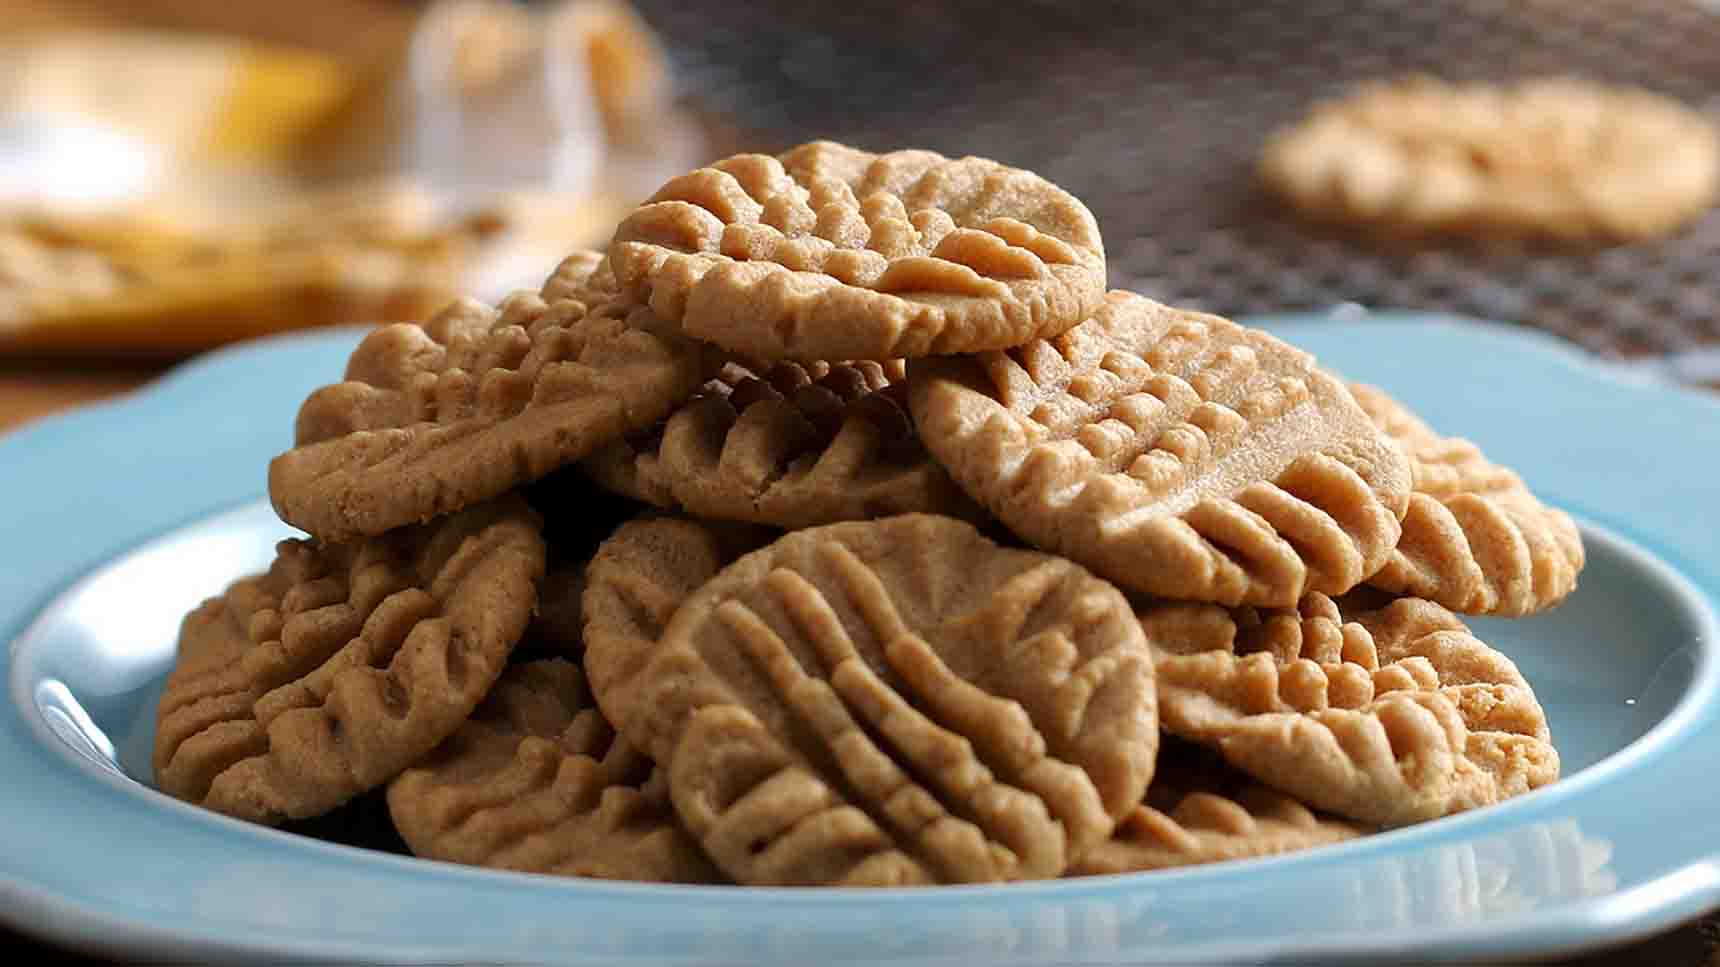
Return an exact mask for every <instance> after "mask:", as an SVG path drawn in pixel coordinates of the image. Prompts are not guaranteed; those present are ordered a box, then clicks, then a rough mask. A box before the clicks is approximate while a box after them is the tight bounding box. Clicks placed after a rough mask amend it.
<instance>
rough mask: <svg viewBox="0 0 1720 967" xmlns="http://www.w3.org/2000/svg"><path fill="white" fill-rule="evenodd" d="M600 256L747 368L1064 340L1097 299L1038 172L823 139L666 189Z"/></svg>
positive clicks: (1077, 206) (1086, 220) (1070, 215)
mask: <svg viewBox="0 0 1720 967" xmlns="http://www.w3.org/2000/svg"><path fill="white" fill-rule="evenodd" d="M609 258H610V261H611V263H612V264H613V266H614V270H615V276H616V280H617V281H618V282H619V283H620V285H621V287H622V288H623V289H624V290H625V291H627V292H628V293H630V294H631V295H632V297H633V298H635V299H638V300H641V301H643V302H646V303H648V304H649V305H650V306H651V308H652V309H653V310H654V311H655V312H656V313H657V314H658V315H660V316H663V317H664V318H666V319H672V320H677V321H679V322H680V323H681V325H682V327H683V329H684V330H685V331H686V332H687V333H688V334H690V335H693V336H696V337H698V338H700V339H708V340H710V341H712V342H715V343H717V344H719V345H721V346H725V347H727V348H729V349H731V350H734V351H736V352H739V353H741V354H743V355H746V356H748V357H751V358H754V359H762V360H774V359H781V358H791V359H801V360H819V359H895V358H897V357H903V356H924V355H928V354H933V353H960V352H976V351H979V350H985V349H1003V348H1006V347H1009V346H1013V345H1017V344H1019V343H1022V342H1026V341H1028V340H1030V339H1034V338H1038V337H1042V336H1050V335H1055V334H1057V333H1059V332H1062V331H1063V330H1065V329H1068V328H1069V327H1070V326H1073V325H1075V324H1076V323H1078V322H1080V321H1081V320H1082V319H1084V318H1086V317H1087V316H1088V315H1089V314H1091V313H1092V312H1093V311H1094V310H1096V309H1097V308H1098V307H1099V303H1100V301H1101V300H1102V299H1103V297H1104V292H1105V249H1104V244H1103V242H1102V241H1101V239H1100V237H1099V226H1098V223H1097V222H1095V221H1094V219H1093V215H1092V213H1091V212H1089V211H1088V210H1087V208H1086V206H1085V205H1082V204H1081V202H1080V201H1079V200H1077V199H1076V198H1075V197H1074V196H1072V195H1070V194H1069V193H1068V192H1066V191H1064V190H1062V189H1061V188H1058V187H1057V186H1056V185H1053V184H1052V183H1050V182H1048V181H1046V180H1045V179H1043V178H1041V177H1039V176H1038V175H1035V174H1033V173H1032V172H1028V171H1022V170H1020V169H1018V168H1011V167H1008V166H1006V165H1002V164H999V163H997V162H995V161H990V160H987V159H984V158H960V159H950V158H945V157H944V156H942V155H939V154H936V153H933V152H930V151H892V152H889V153H887V154H872V153H870V152H866V151H860V150H857V149H854V148H850V147H846V146H843V145H840V144H834V143H832V142H828V141H815V142H812V143H810V144H804V145H801V146H800V147H797V148H795V149H793V150H791V151H789V152H787V153H785V154H783V155H781V156H779V157H776V158H773V157H771V156H769V155H761V154H742V155H735V156H734V157H731V158H726V159H724V160H722V161H719V162H716V163H715V164H713V165H711V166H710V167H707V168H700V169H698V170H697V171H693V172H691V173H689V174H685V175H682V176H680V177H678V178H675V179H674V180H672V181H670V182H669V183H668V184H666V185H664V186H663V187H662V188H661V189H659V190H658V191H657V193H656V194H654V195H652V196H651V197H650V198H649V199H647V200H646V202H645V204H643V205H641V206H640V207H639V208H638V209H637V210H636V211H634V212H633V213H632V214H631V215H629V216H628V217H627V218H626V219H625V220H623V221H622V223H621V225H620V226H619V227H618V228H617V229H616V231H615V238H614V241H613V242H612V243H611V244H610V247H609Z"/></svg>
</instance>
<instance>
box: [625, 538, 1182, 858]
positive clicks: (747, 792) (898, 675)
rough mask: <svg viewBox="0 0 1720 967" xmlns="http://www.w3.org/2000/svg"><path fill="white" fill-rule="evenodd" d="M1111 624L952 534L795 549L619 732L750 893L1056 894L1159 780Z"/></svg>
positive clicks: (683, 653) (1136, 643)
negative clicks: (926, 885)
mask: <svg viewBox="0 0 1720 967" xmlns="http://www.w3.org/2000/svg"><path fill="white" fill-rule="evenodd" d="M933 549H936V551H937V556H935V557H934V556H933V555H932V554H931V553H930V552H931V551H932V550H933ZM1048 578H1049V579H1048ZM970 602H971V603H970ZM1119 607H1122V608H1125V609H1126V607H1127V603H1126V601H1124V600H1123V599H1122V597H1121V595H1120V594H1118V592H1117V591H1116V590H1115V589H1114V588H1110V587H1109V586H1108V585H1105V584H1104V583H1103V582H1100V581H1098V580H1096V579H1094V578H1093V577H1091V576H1090V575H1088V574H1087V573H1086V572H1084V571H1083V570H1082V569H1080V568H1079V567H1078V566H1075V565H1073V564H1070V563H1068V562H1066V561H1060V560H1057V559H1054V558H1049V557H1047V556H1045V555H1040V554H1036V553H1032V552H1024V551H1011V550H1005V549H1002V548H998V547H996V546H995V545H993V544H991V543H990V542H989V541H987V540H985V539H984V538H983V537H981V536H980V535H979V534H978V533H977V532H976V531H974V529H973V528H972V527H970V526H968V525H966V524H963V523H961V522H959V521H955V520H953V519H949V518H938V517H932V516H926V515H909V516H904V517H896V518H889V519H886V520H884V521H877V522H866V523H849V524H839V525H833V526H830V527H824V528H817V529H814V530H810V531H802V532H799V533H796V534H792V535H789V536H788V537H786V538H783V539H781V540H779V541H778V542H777V543H775V544H773V545H771V546H770V547H767V548H765V549H763V550H761V551H758V552H756V553H754V554H752V555H748V556H747V557H744V558H742V559H741V560H739V561H737V562H736V563H735V564H733V565H730V566H729V567H728V568H727V569H725V570H724V571H723V572H722V574H720V575H719V576H718V577H717V578H715V579H713V580H712V581H711V582H710V583H708V584H707V585H706V586H705V587H704V588H703V589H701V590H700V592H699V593H698V594H696V595H695V596H694V597H692V598H690V599H689V600H688V602H687V603H686V604H684V605H683V606H682V608H681V610H680V611H678V612H677V614H676V617H675V618H674V619H673V620H672V621H671V624H670V627H669V629H668V630H667V631H666V632H665V634H664V635H663V638H662V641H661V642H660V644H659V646H658V648H659V650H658V653H657V654H656V655H655V656H654V658H653V661H652V663H651V665H652V667H650V668H646V669H642V670H641V671H640V673H639V675H638V680H639V681H640V682H642V683H647V684H644V685H642V686H641V688H640V695H639V698H638V702H639V703H640V707H642V708H643V709H645V710H646V711H644V712H641V713H640V714H636V715H635V716H634V717H633V718H632V719H630V720H629V722H628V723H627V725H625V726H624V727H623V728H624V732H628V733H629V735H630V737H632V738H634V739H635V740H636V741H639V742H641V744H642V745H644V746H646V747H647V748H648V749H650V750H651V751H652V753H653V755H654V756H655V757H656V758H657V759H658V761H660V762H663V763H665V764H666V767H667V768H668V769H669V773H670V782H669V785H670V789H671V790H672V795H673V797H674V800H675V806H676V809H677V811H678V812H679V813H680V815H681V817H682V819H683V821H685V822H686V823H687V826H688V829H689V831H691V832H692V833H693V834H694V836H695V837H697V838H699V840H700V841H701V843H702V844H703V845H704V846H705V848H706V851H707V852H708V853H710V854H711V856H712V858H713V859H714V860H715V861H716V862H717V864H718V865H719V866H720V867H722V868H723V869H724V870H725V872H727V873H729V874H730V875H731V876H734V877H735V878H736V879H737V880H738V881H740V882H750V883H849V884H892V883H896V884H899V883H919V882H961V881H973V880H998V879H1021V878H1031V877H1047V876H1055V875H1058V874H1059V873H1061V872H1062V871H1063V869H1064V868H1065V867H1066V865H1067V864H1068V863H1069V862H1071V861H1072V860H1073V859H1074V858H1076V857H1077V856H1079V855H1080V853H1081V852H1083V851H1084V850H1086V849H1087V848H1089V847H1091V846H1092V845H1094V844H1096V843H1097V842H1099V841H1102V840H1103V839H1104V837H1105V836H1107V835H1108V834H1109V832H1110V829H1111V826H1112V824H1113V821H1114V817H1115V816H1116V815H1121V814H1122V813H1123V812H1125V811H1127V809H1129V808H1131V807H1132V806H1133V805H1134V804H1135V803H1136V802H1138V801H1139V799H1140V796H1141V793H1142V792H1143V791H1144V781H1145V780H1146V779H1148V778H1150V775H1151V763H1152V750H1153V748H1154V747H1155V746H1156V741H1157V728H1156V716H1155V713H1154V696H1153V692H1152V687H1151V676H1150V668H1149V664H1148V660H1147V658H1146V655H1145V651H1144V639H1142V638H1138V637H1136V634H1138V632H1139V626H1138V624H1134V623H1133V621H1132V616H1129V615H1128V614H1127V612H1126V611H1119V610H1117V609H1118V608H1119ZM1126 617H1128V618H1131V620H1124V619H1125V618H1126Z"/></svg>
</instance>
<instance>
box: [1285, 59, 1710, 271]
mask: <svg viewBox="0 0 1720 967" xmlns="http://www.w3.org/2000/svg"><path fill="white" fill-rule="evenodd" d="M1261 175H1262V177H1263V178H1264V180H1265V182H1266V184H1267V186H1268V187H1270V188H1271V189H1272V190H1273V191H1275V192H1277V193H1278V194H1279V195H1280V196H1282V197H1283V198H1284V199H1285V200H1286V201H1287V202H1289V203H1290V205H1292V206H1293V207H1294V208H1295V209H1296V210H1297V211H1298V212H1300V213H1301V214H1303V215H1305V216H1307V217H1310V218H1312V219H1315V220H1319V221H1338V222H1346V223H1354V224H1361V225H1365V226H1367V227H1369V228H1371V229H1373V230H1375V231H1378V232H1380V233H1382V234H1387V235H1400V236H1401V235H1424V234H1430V233H1438V234H1460V235H1476V236H1538V237H1548V238H1554V239H1561V240H1590V239H1622V240H1630V239H1643V238H1651V237H1654V236H1658V235H1665V234H1667V233H1669V232H1671V231H1672V230H1674V229H1675V228H1677V227H1678V226H1679V225H1680V224H1682V223H1683V222H1685V221H1688V220H1690V219H1691V218H1693V217H1695V216H1696V215H1698V214H1700V213H1701V212H1703V211H1705V210H1706V209H1707V208H1708V207H1709V205H1711V204H1712V203H1713V201H1714V195H1715V191H1716V188H1717V186H1720V142H1717V141H1716V137H1715V133H1714V130H1713V127H1712V125H1710V124H1709V123H1708V122H1707V121H1706V120H1705V119H1704V118H1703V117H1702V116H1701V115H1700V114H1698V113H1696V112H1695V111H1692V110H1690V109H1689V108H1686V107H1684V106H1683V105H1681V104H1679V103H1678V102H1677V101H1674V100H1670V99H1668V98H1666V97H1662V96H1660V95H1657V94H1652V93H1649V92H1648V91H1643V90H1635V89H1630V88H1615V87H1606V86H1602V85H1599V84H1594V83H1590V82H1587V81H1580V80H1574V79H1569V78H1548V79H1538V80H1530V81H1525V82H1522V83H1520V84H1517V85H1514V86H1509V87H1502V86H1494V85H1487V84H1449V83H1446V82H1443V81H1439V80H1435V79H1433V78H1429V77H1409V78H1405V79H1403V80H1399V81H1395V82H1391V83H1376V84H1369V85H1366V86H1363V87H1362V88H1360V89H1359V90H1357V91H1356V92H1354V93H1352V94H1351V95H1349V96H1347V97H1345V98H1342V99H1340V100H1337V101H1333V102H1330V103H1326V104H1321V105H1319V106H1317V107H1316V108H1315V109H1314V111H1313V113H1312V114H1311V115H1310V116H1309V117H1308V118H1306V119H1304V120H1303V121H1302V122H1300V123H1299V124H1297V125H1296V126H1294V127H1292V128H1289V129H1287V130H1285V131H1282V132H1280V133H1278V134H1277V135H1275V136H1274V137H1273V138H1272V139H1271V140H1270V141H1269V142H1268V144H1267V146H1266V151H1265V155H1264V157H1263V158H1262V160H1261Z"/></svg>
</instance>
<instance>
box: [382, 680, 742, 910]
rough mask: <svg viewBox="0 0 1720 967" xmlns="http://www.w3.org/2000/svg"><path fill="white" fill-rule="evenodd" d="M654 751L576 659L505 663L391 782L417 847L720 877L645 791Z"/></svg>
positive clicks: (572, 868) (392, 804)
mask: <svg viewBox="0 0 1720 967" xmlns="http://www.w3.org/2000/svg"><path fill="white" fill-rule="evenodd" d="M651 772H652V764H651V760H649V759H647V758H645V757H644V756H643V755H640V754H639V753H638V752H637V751H636V750H634V749H633V748H632V747H631V746H629V745H628V744H627V743H625V742H623V741H621V740H619V739H618V738H617V737H616V735H615V731H614V729H612V728H611V727H610V726H609V723H608V722H606V721H605V720H604V718H603V716H602V715H601V714H599V712H598V711H597V708H596V706H595V705H593V704H592V701H591V696H590V694H589V693H588V692H587V691H586V687H585V679H584V676H582V675H581V674H580V672H579V666H578V665H575V664H574V663H572V662H569V661H566V660H563V659H548V660H544V661H534V662H527V663H525V664H519V665H513V666H511V667H509V668H508V670H507V671H505V672H503V673H502V677H501V679H500V680H499V681H497V682H496V685H495V687H494V688H493V689H491V691H490V694H489V696H488V697H486V698H485V699H484V702H483V704H481V705H479V706H478V709H477V711H475V712H474V713H473V714H472V717H471V718H470V719H468V720H467V721H466V723H465V724H464V725H461V726H460V728H459V730H458V731H456V732H455V733H454V734H453V735H452V736H450V737H449V738H448V739H447V740H446V741H445V742H443V743H442V744H441V745H440V746H438V747H437V748H436V749H435V751H433V752H432V753H430V755H429V756H427V757H425V758H424V759H422V760H420V761H419V762H418V763H417V764H416V765H414V766H413V767H412V768H410V769H407V770H406V771H405V772H402V773H401V774H400V775H399V776H398V777H396V778H395V779H394V781H393V782H392V783H390V784H389V787H388V809H389V814H390V815H391V816H392V817H393V818H394V825H395V828H397V829H398V830H399V831H400V835H401V837H402V838H404V839H405V840H406V842H407V844H408V845H409V846H410V847H411V848H412V852H413V853H414V854H416V855H418V856H422V857H426V858H429V859H439V860H447V861H450V862H454V863H465V864H469V865H473V866H487V867H492V868H496V869H505V870H519V871H523V872H527V873H556V874H562V875H567V876H589V877H601V878H604V879H624V880H644V881H648V882H658V883H663V882H667V883H712V882H718V880H719V875H718V873H717V871H716V870H715V869H714V868H713V867H712V866H711V864H710V862H709V861H708V860H706V859H705V858H704V856H703V854H701V853H700V852H699V847H698V845H697V844H695V843H694V842H693V841H692V840H691V839H690V838H689V837H688V836H687V835H686V834H685V833H684V832H682V831H681V829H680V827H679V826H678V825H677V824H676V822H675V817H674V813H673V812H672V811H670V809H669V804H668V802H667V801H666V799H664V798H663V797H661V796H660V795H658V796H655V797H654V796H653V795H651V792H652V791H657V790H651V791H648V789H649V786H648V780H649V779H650V776H651Z"/></svg>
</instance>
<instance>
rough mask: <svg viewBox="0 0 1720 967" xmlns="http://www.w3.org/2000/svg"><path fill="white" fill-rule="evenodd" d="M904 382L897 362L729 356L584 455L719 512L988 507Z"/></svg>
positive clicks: (791, 517)
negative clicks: (935, 438) (915, 418)
mask: <svg viewBox="0 0 1720 967" xmlns="http://www.w3.org/2000/svg"><path fill="white" fill-rule="evenodd" d="M891 369H894V370H895V373H894V376H893V377H892V374H891V372H890V370H891ZM906 389H907V387H906V384H905V383H904V382H903V379H902V374H901V369H900V366H899V364H898V365H894V366H891V367H887V366H884V365H881V364H879V363H873V362H857V363H837V364H834V365H832V364H828V363H807V364H802V363H793V362H780V363H777V364H776V365H774V366H771V367H770V368H769V369H766V370H762V371H760V372H756V373H755V371H754V370H751V369H747V368H745V367H742V366H740V365H738V364H733V363H731V364H730V365H729V366H728V367H725V369H724V371H723V373H722V374H721V375H720V376H719V378H718V379H715V380H712V381H711V382H709V383H707V384H706V385H705V388H704V389H703V390H702V391H701V392H700V393H699V394H698V395H696V396H694V397H693V398H692V399H691V400H689V401H687V402H686V403H685V404H683V405H682V406H681V407H680V408H679V409H677V410H676V411H675V412H674V413H673V414H671V415H670V417H669V419H668V420H667V421H665V422H664V423H662V424H660V425H658V426H656V427H653V428H652V429H651V430H650V431H649V432H647V433H644V434H637V435H635V436H633V437H631V438H628V439H625V440H619V441H616V442H615V443H612V444H610V445H609V446H607V447H604V448H603V449H601V450H599V451H598V452H597V453H595V454H593V455H591V456H590V457H588V458H586V460H585V462H584V463H583V466H584V468H585V470H586V472H587V473H589V474H591V476H592V477H593V478H594V479H596V480H597V481H599V482H600V483H602V484H603V485H604V486H605V487H608V488H610V489H611V490H614V491H616V492H618V493H623V494H626V495H628V496H630V497H634V498H636V499H639V500H644V501H647V502H649V503H652V504H655V505H657V506H659V507H666V508H675V509H679V510H684V511H686V512H687V513H690V514H694V515H697V516H701V517H712V518H717V519H719V520H743V521H752V522H755V523H759V524H769V525H772V526H776V527H788V528H792V527H816V526H818V525H819V524H833V523H836V522H837V521H843V520H866V519H869V518H873V517H887V516H890V515H892V514H903V513H911V512H930V513H943V514H949V515H952V516H959V517H967V518H977V517H979V516H981V515H982V514H983V512H982V511H980V509H979V508H978V507H977V506H975V505H974V503H973V502H972V501H971V500H970V499H968V496H967V495H966V494H964V493H962V491H961V488H959V487H957V486H956V485H955V482H954V481H952V480H950V478H949V474H947V473H945V472H944V468H943V467H941V466H939V465H938V464H937V462H936V461H934V460H932V458H931V457H930V456H929V455H928V454H927V453H926V449H925V447H924V446H923V445H922V444H921V443H920V439H919V437H918V435H916V434H915V433H914V426H913V423H912V421H910V420H909V418H908V412H907V410H908V405H907V393H906Z"/></svg>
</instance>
